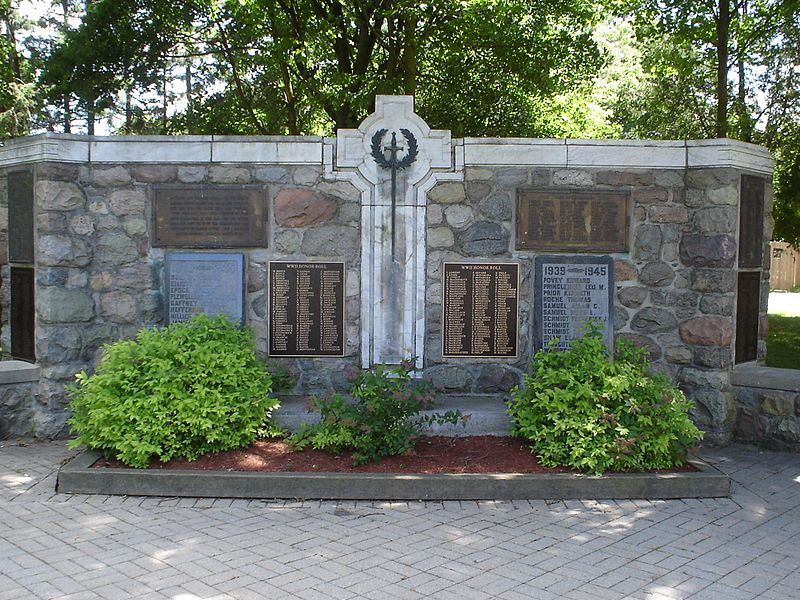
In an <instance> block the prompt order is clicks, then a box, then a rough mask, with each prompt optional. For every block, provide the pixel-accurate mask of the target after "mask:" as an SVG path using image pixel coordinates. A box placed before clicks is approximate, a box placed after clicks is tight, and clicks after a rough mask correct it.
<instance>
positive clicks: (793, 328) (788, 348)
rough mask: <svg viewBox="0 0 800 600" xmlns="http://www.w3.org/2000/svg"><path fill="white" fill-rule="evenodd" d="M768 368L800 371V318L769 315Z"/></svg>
mask: <svg viewBox="0 0 800 600" xmlns="http://www.w3.org/2000/svg"><path fill="white" fill-rule="evenodd" d="M767 366H768V367H778V368H780V369H800V317H784V316H782V315H769V335H768V336H767Z"/></svg>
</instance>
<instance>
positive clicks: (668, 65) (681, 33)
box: [612, 0, 800, 244]
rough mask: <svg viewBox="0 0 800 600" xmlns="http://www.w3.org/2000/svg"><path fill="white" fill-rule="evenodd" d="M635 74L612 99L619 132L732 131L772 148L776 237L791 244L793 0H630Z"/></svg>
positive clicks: (796, 16) (799, 121) (799, 211)
mask: <svg viewBox="0 0 800 600" xmlns="http://www.w3.org/2000/svg"><path fill="white" fill-rule="evenodd" d="M629 11H630V14H631V15H632V16H631V18H632V21H633V23H634V24H635V31H636V41H635V44H636V46H637V47H638V49H639V50H640V53H641V66H642V77H640V78H638V79H634V80H631V81H630V82H629V84H628V85H627V90H626V93H622V94H620V95H619V96H618V97H617V98H616V99H614V100H613V101H612V104H613V113H614V115H615V119H616V121H617V123H619V125H620V127H621V129H622V131H623V134H624V135H627V136H630V137H649V138H678V139H680V138H707V137H726V136H727V137H731V138H736V139H740V140H743V141H746V142H754V143H759V144H764V145H766V146H767V147H768V148H769V149H770V150H771V151H772V152H773V154H774V155H775V158H776V168H775V209H774V214H775V219H776V229H775V238H776V239H784V240H786V241H788V242H790V243H793V244H800V163H799V162H798V159H799V158H800V149H799V148H798V141H800V113H799V112H798V109H797V93H798V89H800V88H798V70H800V55H799V54H798V45H799V43H800V36H798V29H799V28H800V2H798V0H702V1H698V2H682V1H679V0H634V1H633V2H632V3H631V4H630V5H629Z"/></svg>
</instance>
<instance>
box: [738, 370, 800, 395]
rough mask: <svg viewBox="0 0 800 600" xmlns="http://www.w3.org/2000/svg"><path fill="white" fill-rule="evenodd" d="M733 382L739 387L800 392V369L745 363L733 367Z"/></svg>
mask: <svg viewBox="0 0 800 600" xmlns="http://www.w3.org/2000/svg"><path fill="white" fill-rule="evenodd" d="M731 384H732V385H735V386H738V387H749V388H763V389H768V390H786V391H789V392H800V370H798V369H777V368H775V367H765V366H763V365H759V364H757V363H743V364H740V365H736V366H735V367H734V368H733V371H732V373H731Z"/></svg>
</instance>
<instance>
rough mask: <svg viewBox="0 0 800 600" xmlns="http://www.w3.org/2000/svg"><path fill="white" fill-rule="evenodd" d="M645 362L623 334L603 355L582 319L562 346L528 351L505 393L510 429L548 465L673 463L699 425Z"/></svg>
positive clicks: (596, 334) (599, 468) (607, 467)
mask: <svg viewBox="0 0 800 600" xmlns="http://www.w3.org/2000/svg"><path fill="white" fill-rule="evenodd" d="M648 367H649V364H648V361H647V358H646V350H644V349H639V348H635V347H634V346H633V345H631V344H630V343H628V342H627V341H626V340H620V341H619V343H618V351H617V357H616V360H611V359H610V358H609V357H608V354H607V350H606V346H605V342H604V340H603V335H602V333H601V332H600V330H599V328H598V327H597V326H596V325H594V324H590V325H589V326H588V332H587V334H586V335H585V336H584V337H583V338H580V339H576V340H574V341H573V342H572V344H571V347H570V348H569V349H568V350H565V351H562V352H557V351H555V350H554V348H553V347H551V348H549V349H545V350H542V351H539V352H537V353H536V355H535V357H534V359H533V365H532V369H531V371H530V373H529V374H527V375H526V376H525V378H524V384H523V385H522V386H521V387H517V388H516V389H515V390H513V392H512V397H511V400H510V401H509V405H508V411H509V414H510V415H511V419H512V424H513V430H512V432H513V433H514V434H515V435H518V436H521V437H524V438H526V439H527V440H528V441H529V442H530V444H531V449H532V451H533V452H534V454H536V455H537V456H538V457H539V460H540V461H541V462H542V464H544V465H546V466H549V467H557V466H566V467H571V468H574V469H578V470H581V471H588V472H591V473H597V474H599V473H602V472H603V471H621V470H629V469H636V470H652V469H662V468H669V467H674V466H678V465H680V464H682V463H683V462H684V460H685V458H686V453H687V451H688V449H689V448H691V447H692V446H694V445H695V444H696V443H697V442H698V441H699V440H700V439H701V438H702V432H701V431H700V430H698V429H697V427H695V425H694V424H693V423H692V422H691V420H690V419H689V416H688V411H689V409H690V408H691V407H692V403H691V402H690V401H688V400H687V399H686V398H685V396H684V395H683V393H682V392H681V391H680V390H678V389H677V388H676V387H675V386H674V385H672V383H671V382H670V381H669V379H668V378H667V377H666V376H665V375H663V374H655V375H652V376H651V375H648Z"/></svg>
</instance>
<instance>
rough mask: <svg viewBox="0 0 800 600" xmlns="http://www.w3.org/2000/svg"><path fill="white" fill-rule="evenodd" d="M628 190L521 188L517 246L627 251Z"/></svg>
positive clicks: (586, 250)
mask: <svg viewBox="0 0 800 600" xmlns="http://www.w3.org/2000/svg"><path fill="white" fill-rule="evenodd" d="M629 222H630V219H629V217H628V194H627V193H625V192H600V191H579V190H568V191H532V190H521V191H520V192H519V194H518V196H517V249H518V250H548V251H554V252H568V251H576V250H580V251H581V252H627V250H628V226H629Z"/></svg>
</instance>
